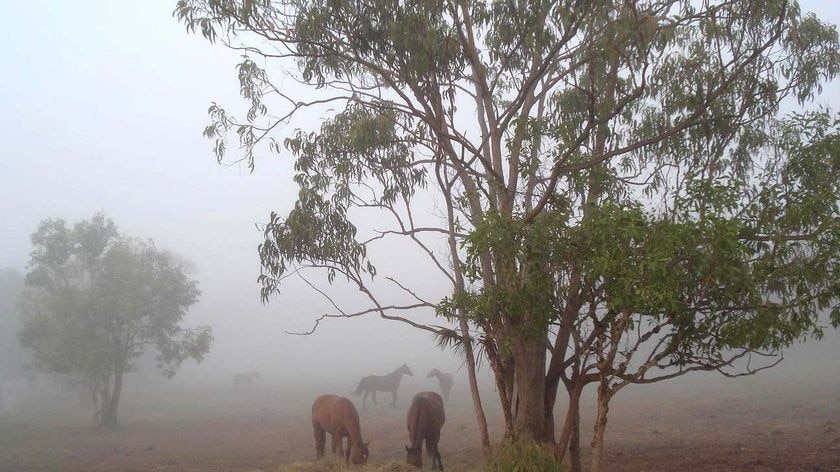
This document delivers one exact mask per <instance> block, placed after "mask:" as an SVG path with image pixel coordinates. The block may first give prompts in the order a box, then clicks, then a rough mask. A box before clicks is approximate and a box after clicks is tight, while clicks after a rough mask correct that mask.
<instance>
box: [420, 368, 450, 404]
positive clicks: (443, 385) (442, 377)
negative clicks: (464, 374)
mask: <svg viewBox="0 0 840 472" xmlns="http://www.w3.org/2000/svg"><path fill="white" fill-rule="evenodd" d="M426 377H437V379H438V383H439V384H440V391H441V392H442V393H443V398H445V399H446V400H447V401H449V391H450V390H452V384H453V383H454V382H453V381H452V374H447V373H444V372H441V371H439V370H437V369H432V371H431V372H429V375H427V376H426Z"/></svg>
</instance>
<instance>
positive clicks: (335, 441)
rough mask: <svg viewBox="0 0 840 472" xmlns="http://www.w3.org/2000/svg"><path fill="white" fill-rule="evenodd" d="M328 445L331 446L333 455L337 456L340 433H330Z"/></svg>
mask: <svg viewBox="0 0 840 472" xmlns="http://www.w3.org/2000/svg"><path fill="white" fill-rule="evenodd" d="M330 445H331V449H332V453H333V455H336V454H338V448H339V447H340V446H341V433H340V432H338V431H336V432H334V433H332V443H331V444H330Z"/></svg>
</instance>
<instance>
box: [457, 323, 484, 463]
mask: <svg viewBox="0 0 840 472" xmlns="http://www.w3.org/2000/svg"><path fill="white" fill-rule="evenodd" d="M460 325H461V336H462V337H463V340H464V357H465V358H466V361H467V373H468V375H469V380H470V394H471V395H472V401H473V407H474V408H475V417H476V419H477V420H478V431H479V434H480V436H481V449H482V452H483V453H484V457H485V458H489V457H490V434H489V433H488V432H487V417H486V416H485V415H484V407H483V406H482V405H481V395H480V394H479V392H478V380H477V378H476V367H475V356H474V354H473V346H472V340H471V339H470V337H469V327H468V326H467V320H466V319H465V318H464V317H463V316H462V317H461V319H460Z"/></svg>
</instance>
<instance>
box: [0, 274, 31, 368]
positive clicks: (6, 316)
mask: <svg viewBox="0 0 840 472" xmlns="http://www.w3.org/2000/svg"><path fill="white" fill-rule="evenodd" d="M21 292H23V275H22V274H21V273H20V272H18V271H16V270H14V269H9V268H7V269H0V380H2V379H4V378H7V377H12V376H15V375H17V374H20V373H21V372H22V371H23V368H24V364H25V361H24V359H25V358H26V357H25V353H24V351H23V349H22V348H21V346H20V344H18V341H17V337H16V333H17V332H18V331H20V320H19V316H18V311H17V304H18V299H19V298H20V294H21Z"/></svg>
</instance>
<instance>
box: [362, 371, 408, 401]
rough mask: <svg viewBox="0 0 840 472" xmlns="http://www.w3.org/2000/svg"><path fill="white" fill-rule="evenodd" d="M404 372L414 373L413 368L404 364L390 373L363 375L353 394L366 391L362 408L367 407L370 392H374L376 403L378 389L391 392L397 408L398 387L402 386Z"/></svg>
mask: <svg viewBox="0 0 840 472" xmlns="http://www.w3.org/2000/svg"><path fill="white" fill-rule="evenodd" d="M403 374H406V375H414V374H412V373H411V369H409V368H408V366H407V365H405V364H403V365H401V366H400V368H399V369H397V370H395V371H393V372H391V373H390V374H388V375H368V376H367V377H363V378H362V380H360V381H359V386H358V387H357V388H356V391H355V392H353V395H361V393H362V392H365V396H364V398H362V408H367V397H368V394H369V393H371V392H373V404H374V405H376V392H377V391H379V392H391V397H392V400H391V406H392V407H394V408H396V407H397V388H399V386H400V380H402V376H403Z"/></svg>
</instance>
